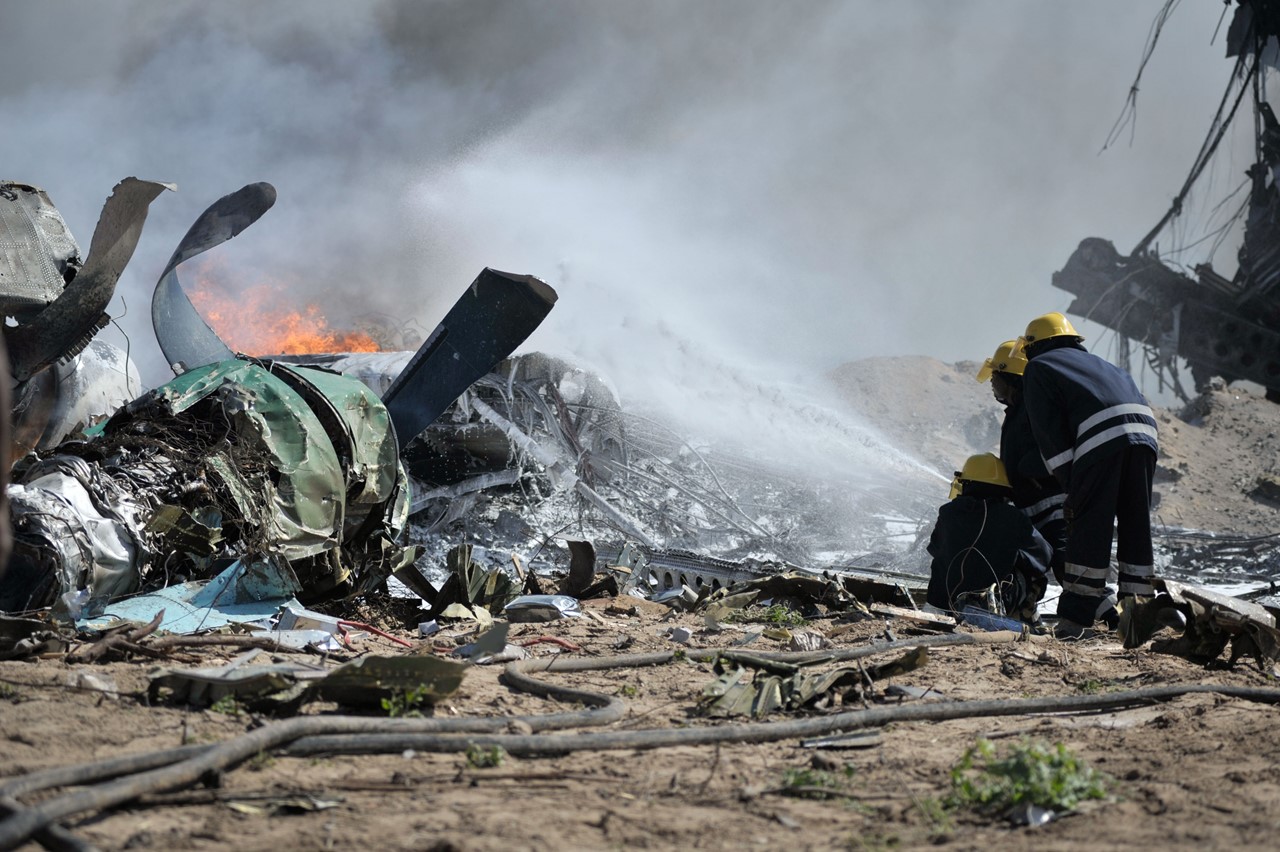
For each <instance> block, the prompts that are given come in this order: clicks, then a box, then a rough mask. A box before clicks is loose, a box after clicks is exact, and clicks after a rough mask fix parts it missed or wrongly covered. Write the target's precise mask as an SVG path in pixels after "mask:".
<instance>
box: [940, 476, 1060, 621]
mask: <svg viewBox="0 0 1280 852" xmlns="http://www.w3.org/2000/svg"><path fill="white" fill-rule="evenodd" d="M1012 496H1013V489H1012V488H1011V487H1010V485H1009V477H1008V476H1007V475H1006V474H1005V469H1004V465H1003V464H1002V463H1001V462H1000V459H998V458H996V457H995V456H993V455H992V454H991V453H983V454H981V455H976V456H970V457H969V458H968V460H967V461H966V462H965V463H964V469H963V470H960V471H957V472H956V477H955V480H954V481H953V482H952V483H951V501H950V502H948V503H944V504H943V505H942V507H941V508H939V509H938V522H937V524H936V525H935V526H934V528H933V535H932V536H931V537H930V539H929V548H928V549H929V554H930V555H931V556H932V557H933V564H932V566H931V568H930V571H929V591H928V602H929V603H930V604H931V605H932V606H934V607H936V608H938V609H940V610H944V611H947V612H950V613H958V612H961V611H962V610H963V609H964V608H965V606H966V605H968V604H972V605H974V606H977V607H978V608H979V609H983V610H986V611H988V612H993V613H994V614H995V615H1005V616H1009V617H1011V618H1019V619H1022V620H1023V621H1026V622H1028V623H1032V622H1034V621H1035V613H1036V604H1037V603H1039V601H1040V599H1041V598H1042V597H1044V591H1045V588H1046V587H1047V585H1048V582H1049V557H1050V548H1049V544H1048V542H1046V541H1045V540H1044V537H1043V536H1041V535H1040V533H1039V532H1038V531H1037V530H1036V528H1035V527H1033V526H1032V525H1031V522H1030V521H1029V520H1027V517H1026V515H1024V514H1023V513H1022V512H1021V511H1019V510H1018V509H1017V508H1015V507H1014V506H1013V504H1012V503H1011V502H1010V499H1011V498H1012Z"/></svg>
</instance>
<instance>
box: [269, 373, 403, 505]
mask: <svg viewBox="0 0 1280 852" xmlns="http://www.w3.org/2000/svg"><path fill="white" fill-rule="evenodd" d="M272 370H273V371H274V372H275V374H276V375H277V376H278V377H280V378H281V379H283V380H284V381H286V382H288V383H289V385H290V386H291V387H293V388H294V389H295V390H297V391H298V392H299V393H301V394H302V395H303V396H304V397H305V398H306V400H307V402H308V403H309V404H310V405H311V407H312V409H313V410H315V411H316V413H317V414H319V415H320V417H321V420H322V421H323V420H325V419H326V416H325V415H329V419H330V420H331V422H332V427H331V428H330V430H329V433H330V434H329V437H330V439H332V440H333V442H334V445H335V447H336V448H337V449H338V453H339V455H340V456H345V457H346V459H345V460H347V514H348V518H347V525H348V527H350V526H352V524H353V522H354V523H359V522H360V521H362V520H363V517H364V515H365V512H364V511H361V510H360V507H365V509H366V510H367V508H368V507H369V506H373V505H379V504H382V503H385V502H386V501H387V500H388V499H389V498H390V497H391V495H392V494H393V493H394V491H395V488H396V484H397V481H398V479H399V476H398V472H399V469H400V448H399V446H398V444H397V442H396V435H395V432H394V431H393V430H392V428H391V415H390V414H388V413H387V409H386V406H384V405H383V404H382V401H381V400H380V399H378V397H377V396H375V395H374V393H373V391H372V390H371V389H370V388H369V387H368V386H366V385H365V384H363V383H361V382H358V381H352V380H351V379H350V378H349V377H347V376H343V375H341V374H339V373H331V372H328V371H326V370H317V369H314V368H309V367H293V366H286V365H285V364H281V363H274V364H273V365H272ZM326 425H328V424H326ZM335 433H337V434H335Z"/></svg>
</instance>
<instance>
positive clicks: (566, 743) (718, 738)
mask: <svg viewBox="0 0 1280 852" xmlns="http://www.w3.org/2000/svg"><path fill="white" fill-rule="evenodd" d="M1022 638H1024V637H1021V636H1019V635H1018V634H1015V633H1003V634H999V633H994V634H950V635H941V636H932V637H924V638H921V639H912V640H903V641H898V642H888V643H883V644H879V645H871V646H865V647H861V648H848V649H839V650H831V651H822V652H812V653H810V652H805V653H791V654H760V655H757V656H760V657H767V658H770V659H775V660H779V661H788V662H797V663H798V662H816V661H836V660H849V659H858V658H861V657H866V656H870V655H873V654H882V653H888V652H892V651H898V650H903V649H907V648H914V647H921V646H925V647H938V646H948V645H973V644H984V645H985V644H1003V643H1007V642H1013V641H1018V640H1020V639H1022ZM732 653H741V651H740V650H737V649H709V650H692V649H690V650H682V651H673V652H664V653H659V654H634V655H628V656H623V657H604V658H598V659H592V658H577V657H575V658H562V657H549V658H548V657H544V658H539V659H533V660H520V661H517V662H515V663H512V664H511V665H509V666H508V667H507V670H506V671H505V672H504V675H503V676H504V679H505V680H506V682H507V683H508V684H510V685H511V686H513V688H517V689H521V690H525V689H527V690H529V691H531V692H534V693H536V694H540V695H544V696H547V697H549V698H552V699H555V700H562V701H573V702H581V703H583V704H587V705H588V706H590V707H594V708H596V709H593V710H582V711H571V712H567V713H553V714H545V715H538V716H518V717H469V718H457V719H374V718H369V717H351V716H333V717H321V716H313V717H305V718H295V719H286V720H284V721H280V722H274V723H271V724H268V725H265V726H263V727H261V728H258V729H257V730H254V731H250V732H248V733H245V734H242V735H240V736H238V737H235V738H234V739H231V740H228V741H226V742H223V743H219V744H217V745H213V746H210V747H208V748H207V749H205V750H203V751H200V752H199V753H195V754H192V755H191V756H189V757H183V758H181V759H180V760H178V761H177V762H174V763H171V764H169V765H163V766H160V767H158V768H154V769H149V770H146V771H142V772H139V773H137V774H132V775H128V776H125V777H123V778H119V779H118V780H115V781H111V782H108V783H104V784H99V785H97V786H94V787H88V788H86V789H83V790H78V791H75V792H72V793H66V794H63V795H61V796H57V797H53V798H50V799H47V800H45V801H44V802H41V803H40V804H38V805H34V806H32V807H29V808H25V809H23V810H21V811H19V812H17V813H14V814H12V815H10V816H9V817H8V818H6V819H4V820H3V821H0V849H9V848H12V847H14V846H16V845H18V844H19V843H22V842H23V841H25V840H27V839H29V838H31V837H32V836H33V835H34V834H35V833H36V832H38V831H41V830H42V829H43V828H45V827H46V826H49V825H51V824H52V823H54V822H56V821H58V820H61V819H64V818H66V817H68V816H71V815H73V814H77V813H81V812H84V811H89V810H100V809H103V808H109V807H113V806H115V805H119V804H123V803H124V802H127V801H130V800H133V799H136V798H138V797H139V796H143V795H146V794H148V793H155V792H161V791H166V790H175V789H181V788H183V787H187V786H190V785H192V784H195V783H197V782H199V781H200V780H201V779H203V778H206V777H208V776H209V775H210V774H215V773H218V772H221V771H223V770H225V769H228V768H230V767H233V766H235V765H236V764H238V763H241V762H242V761H244V760H247V759H249V758H251V757H253V756H255V755H257V754H259V753H262V752H266V751H270V750H273V749H278V748H281V747H283V746H286V745H288V744H290V743H296V744H297V746H304V745H305V747H306V748H309V749H313V751H310V752H308V753H316V752H317V751H329V752H333V751H335V750H336V749H337V747H338V745H339V741H336V740H333V739H325V740H324V741H321V739H320V738H331V737H335V736H342V737H344V740H343V741H342V745H343V748H347V749H351V748H355V747H356V744H355V740H354V739H351V740H347V739H345V738H346V737H348V736H350V735H361V736H362V739H361V741H360V743H359V748H360V749H362V750H365V751H370V750H373V751H384V750H386V749H387V748H388V745H389V744H390V743H394V744H395V748H394V750H395V751H401V750H404V749H406V748H417V749H420V750H423V751H427V750H437V751H438V750H445V751H463V750H465V749H467V748H468V747H470V746H471V745H473V744H480V745H486V744H488V745H501V746H502V747H503V748H506V749H507V750H508V751H509V752H511V753H515V754H539V753H548V752H553V753H564V752H568V751H575V750H582V749H584V748H595V749H618V748H661V747H664V746H668V745H685V744H699V743H715V742H744V743H745V742H765V741H770V740H776V739H786V738H789V737H794V736H808V735H814V734H822V733H831V732H833V731H837V730H849V729H855V728H860V727H868V726H873V725H883V724H888V723H889V722H893V721H922V720H941V719H957V718H964V717H966V716H972V715H1011V714H1020V713H1046V712H1062V711H1076V712H1079V711H1083V710H1098V709H1107V708H1114V707H1123V706H1130V705H1132V704H1145V703H1150V702H1152V701H1158V700H1164V699H1167V698H1172V697H1176V696H1178V695H1184V694H1187V693H1191V692H1216V693H1219V694H1223V695H1231V696H1236V697H1241V698H1246V699H1249V700H1254V701H1267V702H1272V703H1280V690H1267V689H1251V688H1246V687H1233V686H1214V685H1208V684H1203V685H1201V684H1192V685H1186V686H1166V687H1152V688H1150V689H1141V690H1132V691H1128V692H1117V693H1111V694H1109V695H1097V696H1067V697H1061V698H1038V699H1022V700H1008V701H969V702H947V703H939V704H931V705H901V706H896V707H889V708H873V709H870V710H861V711H857V712H854V713H843V714H837V715H833V716H824V717H816V718H807V719H795V720H788V721H785V722H771V723H751V724H737V725H721V726H716V727H708V728H694V729H681V730H665V729H655V730H645V731H618V732H610V733H604V734H575V735H574V736H572V737H535V736H528V735H504V734H495V733H492V732H494V731H499V730H503V729H507V728H509V726H510V725H511V724H512V723H513V722H517V721H518V722H523V723H525V724H527V725H528V726H529V727H530V728H531V729H532V730H534V731H547V730H555V729H565V728H573V727H588V726H595V725H601V724H608V723H609V722H612V721H616V720H617V719H619V718H621V717H622V714H623V713H624V712H625V709H626V706H625V704H623V702H622V701H620V700H619V699H617V698H613V697H609V696H604V695H599V694H596V693H592V692H587V691H585V690H578V689H574V688H572V687H566V686H559V685H555V684H548V683H545V682H542V681H538V680H535V679H534V678H532V677H530V676H529V675H530V673H532V672H540V671H558V672H569V671H598V670H601V669H611V668H621V667H635V666H648V665H660V664H663V663H667V662H672V661H675V660H677V659H681V658H688V659H695V660H702V661H706V660H711V659H714V658H715V657H717V656H719V655H721V654H732ZM450 732H453V733H454V735H453V736H444V735H443V734H445V733H450ZM459 732H460V733H459ZM363 737H372V738H374V739H363ZM379 738H380V739H379ZM547 740H553V742H547ZM299 741H301V742H299ZM570 743H573V744H577V745H570ZM548 746H550V747H548ZM174 751H175V750H173V749H170V750H167V751H166V752H163V753H160V754H163V755H165V758H166V759H168V758H169V757H171V756H172V755H173V752H174ZM289 753H293V751H292V750H290V752H289ZM101 763H106V762H105V761H104V762H101ZM101 763H99V764H91V765H89V767H78V768H77V767H68V768H67V770H66V771H67V773H68V774H63V775H60V776H58V777H59V778H60V779H62V781H63V783H67V784H74V783H82V782H79V776H77V775H76V774H75V770H77V769H79V770H82V771H83V770H87V769H89V768H92V767H95V766H99V767H100V766H101ZM56 771H60V770H50V771H49V772H50V773H53V772H56Z"/></svg>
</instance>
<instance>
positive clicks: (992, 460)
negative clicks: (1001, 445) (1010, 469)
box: [950, 453, 1011, 500]
mask: <svg viewBox="0 0 1280 852" xmlns="http://www.w3.org/2000/svg"><path fill="white" fill-rule="evenodd" d="M966 482H985V483H987V484H988V485H998V486H1000V487H1001V488H1009V487H1011V486H1010V485H1009V474H1007V473H1006V472H1005V469H1004V462H1002V461H1000V458H999V457H998V456H995V455H992V454H991V453H979V454H978V455H976V456H969V458H967V459H965V462H964V467H963V468H961V469H960V470H957V471H956V475H955V479H953V480H951V496H950V499H952V500H954V499H955V498H956V497H958V496H959V495H961V494H963V493H964V484H965V483H966Z"/></svg>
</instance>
